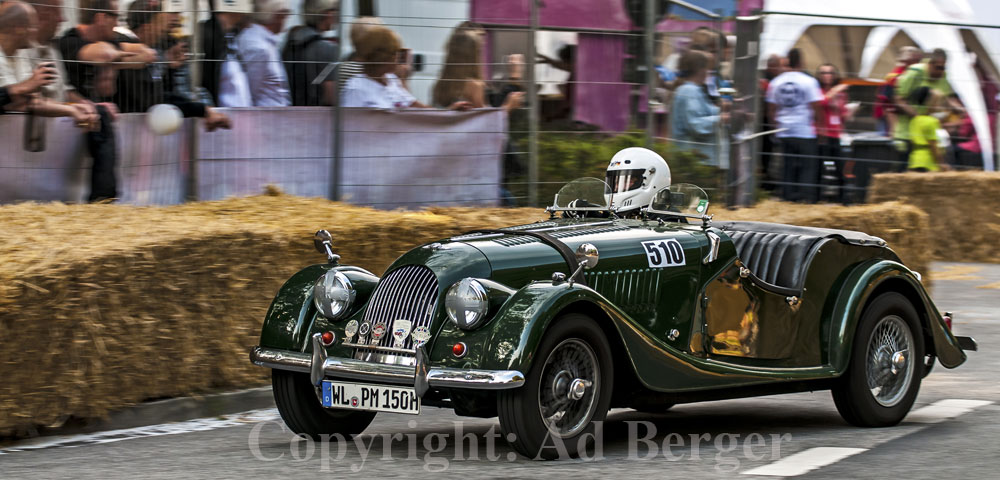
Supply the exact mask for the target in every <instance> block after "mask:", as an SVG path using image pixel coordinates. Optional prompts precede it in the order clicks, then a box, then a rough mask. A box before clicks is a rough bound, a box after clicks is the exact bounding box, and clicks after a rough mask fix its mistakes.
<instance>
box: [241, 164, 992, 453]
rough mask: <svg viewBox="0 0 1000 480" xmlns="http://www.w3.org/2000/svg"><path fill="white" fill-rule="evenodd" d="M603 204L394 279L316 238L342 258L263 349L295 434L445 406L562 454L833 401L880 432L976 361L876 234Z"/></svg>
mask: <svg viewBox="0 0 1000 480" xmlns="http://www.w3.org/2000/svg"><path fill="white" fill-rule="evenodd" d="M610 191H611V190H610V189H609V187H608V184H607V183H605V182H603V181H602V180H600V179H581V180H577V181H574V182H572V183H571V184H569V185H567V186H566V187H564V188H563V190H561V191H560V192H559V194H558V195H557V196H556V201H555V204H554V205H553V206H552V207H550V208H549V211H550V212H551V215H550V217H551V218H550V219H549V220H547V221H541V222H538V223H533V224H530V225H519V226H514V227H509V228H504V229H499V230H480V231H473V232H469V233H467V234H463V235H460V236H456V237H451V238H446V239H442V240H440V241H438V242H434V243H430V244H426V245H421V246H418V247H416V248H414V249H413V250H410V251H409V252H407V253H406V254H404V255H403V256H401V257H399V258H398V259H397V260H396V261H395V262H394V263H393V264H392V265H390V266H389V268H388V269H387V270H386V272H385V274H384V275H383V276H382V277H381V278H380V277H378V276H376V275H373V274H372V273H370V272H368V271H366V270H364V269H361V268H357V267H351V266H347V265H342V264H340V263H339V260H340V259H339V257H338V256H337V255H335V254H334V253H333V251H332V248H331V243H330V236H329V234H328V233H326V232H325V231H320V232H318V233H317V236H316V245H317V248H318V249H320V251H322V252H324V253H326V254H327V257H328V260H329V261H328V263H327V264H320V265H313V266H309V267H306V268H305V269H303V270H301V271H300V272H298V273H296V274H295V275H294V276H293V277H292V278H291V279H290V280H288V282H287V283H285V285H284V286H283V287H282V288H281V290H280V291H279V292H278V294H277V296H276V297H275V299H274V302H273V303H272V305H271V308H270V310H269V311H268V313H267V318H266V320H265V322H264V327H263V332H262V333H261V338H260V345H259V346H257V347H255V348H254V349H253V352H252V353H251V360H252V361H253V362H254V363H255V364H257V365H261V366H264V367H270V368H272V369H273V388H274V397H275V401H276V403H277V407H278V410H279V412H280V414H281V416H282V418H283V419H284V421H285V422H286V423H287V424H288V426H289V427H290V428H291V429H292V430H294V431H295V432H298V433H302V434H306V435H310V436H313V437H316V438H321V437H322V436H323V435H324V434H330V435H332V434H340V435H344V436H346V435H353V434H357V433H360V432H362V431H363V430H364V429H365V428H366V427H367V426H368V425H369V423H370V422H371V421H372V419H373V418H374V417H375V414H376V412H393V413H401V414H419V413H420V411H421V408H422V407H424V406H435V407H445V408H451V409H454V410H455V412H456V413H457V414H459V415H465V416H476V417H493V416H498V417H499V420H500V425H501V427H502V429H503V431H504V434H505V436H506V437H507V438H508V439H513V441H511V444H512V445H513V447H514V448H515V449H516V450H517V451H519V452H520V453H522V454H524V455H526V456H528V457H532V458H539V457H541V458H552V457H554V456H556V454H557V453H559V449H558V448H550V447H552V446H553V445H554V444H555V443H556V442H560V444H561V446H562V447H563V448H565V452H568V453H569V454H570V455H572V454H574V453H576V452H577V449H578V448H581V447H579V442H578V441H577V440H579V439H580V438H584V437H582V436H583V435H584V434H586V433H588V432H592V431H593V429H594V428H595V422H599V421H602V420H604V418H605V416H606V413H607V411H608V409H609V408H612V407H625V408H633V409H636V410H640V411H648V412H654V411H663V410H665V409H667V408H670V407H671V406H672V405H674V404H677V403H686V402H697V401H705V400H717V399H725V398H737V397H748V396H756V395H768V394H777V393H788V392H800V391H810V390H824V389H826V390H832V392H833V400H834V402H835V403H836V406H837V409H838V410H839V411H840V413H841V414H842V415H843V417H844V419H845V420H847V421H848V422H850V423H852V424H854V425H858V426H869V427H870V426H888V425H893V424H896V423H898V422H900V421H901V420H902V419H903V417H904V416H905V415H906V414H907V412H908V411H909V410H910V408H911V406H912V405H913V402H914V400H915V398H916V396H917V391H918V389H919V386H920V381H921V379H922V378H923V377H924V376H925V375H926V374H927V373H928V372H929V371H930V369H931V367H932V366H933V364H934V362H935V361H937V362H939V363H941V365H943V366H944V367H947V368H954V367H957V366H958V365H961V364H962V363H963V362H964V361H965V359H966V354H965V352H964V351H963V350H974V349H975V348H976V345H975V342H974V341H973V340H972V339H971V338H967V337H956V336H955V335H953V334H952V332H951V331H950V318H949V316H948V315H947V314H942V313H941V312H939V311H938V310H937V308H936V307H935V306H934V303H933V302H931V299H930V298H929V296H928V293H927V291H926V290H925V289H924V287H923V286H922V285H921V283H920V275H919V274H918V273H916V272H913V271H911V270H910V269H908V268H907V267H906V266H905V265H903V264H902V263H901V262H900V260H899V258H898V257H897V256H896V254H895V253H893V251H892V250H891V249H890V248H889V247H888V246H887V245H886V244H885V242H884V241H882V240H881V239H879V238H877V237H872V236H869V235H866V234H864V233H860V232H853V231H844V230H831V229H822V228H806V227H797V226H789V225H780V224H773V223H759V222H714V223H713V222H712V221H711V218H710V217H708V216H707V215H706V213H707V208H708V198H707V196H705V194H704V192H703V191H702V190H701V189H698V188H697V187H694V186H692V185H685V184H681V185H673V186H670V187H664V188H662V189H661V190H659V191H658V192H657V193H656V195H655V197H654V198H653V200H652V201H651V202H650V203H649V204H648V205H647V206H646V207H645V208H642V209H639V210H638V214H637V215H634V216H633V217H634V218H623V217H621V216H619V215H617V212H616V210H615V209H614V208H613V205H614V201H608V200H607V199H608V197H609V196H610V195H609V192H610ZM511 434H513V435H511Z"/></svg>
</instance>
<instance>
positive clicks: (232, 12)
mask: <svg viewBox="0 0 1000 480" xmlns="http://www.w3.org/2000/svg"><path fill="white" fill-rule="evenodd" d="M5 3H6V6H5V7H4V8H7V9H9V10H16V9H17V8H19V7H16V6H11V5H12V4H17V3H19V2H16V1H8V2H5ZM710 3H711V4H712V5H715V6H718V5H720V2H710ZM786 3H787V2H786ZM23 4H24V5H30V7H31V8H30V11H27V10H25V12H26V13H24V17H23V18H24V19H29V18H31V19H33V21H34V22H35V23H36V24H37V28H30V26H31V25H32V24H31V23H30V22H27V21H25V22H22V23H20V24H17V25H23V26H20V27H19V26H10V25H5V26H4V27H3V28H5V29H7V30H10V31H12V32H20V35H15V38H19V39H20V40H19V41H17V42H12V43H10V44H7V45H3V46H2V47H3V48H4V52H3V57H4V60H5V63H4V64H3V65H2V66H3V67H4V69H3V70H2V71H0V73H2V75H3V78H2V80H3V82H2V83H4V84H5V85H15V84H21V83H24V82H27V83H30V82H31V79H32V78H34V77H32V75H33V74H36V73H37V72H42V73H41V74H44V73H45V72H46V70H44V69H45V68H46V67H53V68H56V69H57V71H58V78H59V79H58V80H57V81H55V82H54V83H53V84H52V85H49V86H47V87H45V88H43V89H42V90H41V91H40V93H37V94H34V95H33V96H22V97H23V98H22V97H18V98H15V99H13V100H12V101H13V103H11V104H9V105H7V106H5V107H4V109H5V111H7V112H8V113H20V114H19V115H17V114H15V115H4V116H3V117H0V136H3V142H2V143H0V157H2V158H0V185H2V188H0V202H11V201H20V200H64V201H74V202H76V201H88V200H91V201H93V200H101V199H104V198H112V197H113V198H118V199H119V200H120V201H122V202H128V203H135V204H167V203H177V202H183V201H190V200H211V199H217V198H223V197H226V196H230V195H248V194H255V193H259V192H261V191H262V190H263V189H264V187H265V186H267V185H274V186H276V187H278V188H280V189H282V190H284V191H286V192H289V193H292V194H296V195H307V196H323V197H328V198H331V199H337V200H345V201H349V202H353V203H356V204H362V205H372V206H376V207H379V208H398V207H403V208H420V207H424V206H428V205H535V206H537V205H542V204H546V203H548V202H549V201H551V198H552V195H553V194H554V192H555V191H556V190H557V189H558V188H559V187H560V186H561V185H562V184H564V183H565V182H567V181H569V180H572V179H573V178H577V177H581V176H594V177H603V175H604V170H605V168H606V167H607V164H608V161H609V160H610V158H611V156H613V155H614V153H615V152H617V151H618V150H620V149H622V148H625V147H629V146H646V147H648V148H652V149H654V150H656V151H657V152H659V153H661V154H662V155H663V156H664V157H665V158H666V160H667V162H668V164H669V165H670V168H671V169H672V171H673V177H674V181H675V182H689V183H697V184H701V185H703V186H705V187H707V188H706V190H708V191H709V192H710V194H711V195H712V197H713V199H716V200H721V201H722V203H724V204H728V205H747V204H752V203H753V202H755V201H756V200H757V199H758V198H761V196H762V195H766V194H767V193H768V192H772V194H774V195H777V196H779V197H781V198H784V199H787V200H798V201H838V202H844V203H849V202H859V201H863V199H864V191H865V187H866V186H867V183H868V181H869V180H868V179H869V178H870V176H871V175H872V174H873V173H876V172H879V171H901V170H905V169H907V167H912V166H914V165H916V166H917V167H918V168H923V167H920V166H921V165H925V163H926V159H925V160H919V161H918V162H917V163H916V164H914V163H912V162H911V157H912V156H913V154H914V153H916V156H917V157H925V156H924V155H923V150H924V149H925V148H928V147H925V146H924V145H926V141H924V140H920V141H916V142H914V141H913V140H912V139H911V138H910V137H909V129H910V128H909V125H908V120H909V117H913V115H909V114H910V113H918V112H916V111H912V110H917V109H918V107H919V108H920V109H923V107H922V106H920V105H916V104H914V101H913V100H912V99H910V98H904V97H906V96H901V95H899V93H900V92H901V90H900V89H899V88H896V89H895V90H894V89H893V88H894V87H893V86H887V85H892V82H893V81H895V80H894V79H896V78H897V77H899V78H909V80H907V81H906V82H908V83H907V84H906V87H907V89H909V90H919V86H922V85H924V84H927V85H929V86H931V87H935V88H933V89H932V90H937V91H936V92H935V94H934V95H930V97H931V99H932V100H927V101H926V103H927V104H928V106H927V108H926V109H927V110H929V112H928V113H936V117H935V118H937V119H938V120H937V121H938V123H939V124H940V126H941V130H943V131H944V132H947V135H945V134H944V133H942V134H941V135H940V136H938V137H937V138H938V140H937V142H936V146H937V147H939V148H940V150H941V154H940V155H939V156H935V155H933V152H932V156H931V157H930V158H931V160H932V163H931V164H932V165H934V166H936V165H937V164H938V163H946V164H948V165H950V166H951V167H952V168H955V169H962V168H986V169H992V168H993V167H994V165H995V156H994V154H993V153H992V152H993V151H994V145H995V140H996V132H997V121H996V120H997V111H998V105H997V104H998V101H997V91H998V89H1000V82H998V81H997V78H998V76H1000V75H998V73H997V69H996V66H995V64H994V62H993V59H994V58H996V56H997V52H995V51H991V47H990V46H989V45H988V44H987V43H984V42H983V41H981V39H980V36H979V35H978V34H977V32H979V31H981V30H980V28H979V27H983V26H977V25H972V24H970V23H968V22H966V23H962V22H958V21H955V22H950V23H949V22H934V21H926V20H924V21H921V20H920V19H913V18H909V17H906V18H902V19H900V18H897V19H895V20H894V19H893V18H882V19H872V18H867V19H866V18H857V17H843V16H834V15H829V14H823V13H815V12H813V13H810V12H808V11H806V12H804V13H803V11H798V12H789V11H784V10H781V9H780V8H779V7H782V6H783V5H784V3H782V2H769V3H768V5H766V7H767V8H769V9H771V10H773V11H771V12H764V13H760V11H761V9H763V8H765V4H764V2H763V1H762V0H733V1H732V2H721V4H722V5H724V6H725V8H722V9H717V10H708V9H705V8H702V7H701V6H700V4H706V2H698V1H690V2H682V1H653V0H647V1H643V0H638V1H624V0H623V1H621V2H617V1H615V2H608V1H598V0H592V1H591V0H576V1H569V0H548V1H546V2H539V1H537V0H511V1H506V2H494V1H484V0H416V1H403V0H368V1H364V0H344V1H338V0H257V1H256V2H254V1H252V0H134V1H124V0H123V1H115V0H30V1H27V2H24V3H23ZM776 9H777V10H776ZM785 10H788V9H785ZM805 10H808V9H805ZM15 13H17V12H15ZM17 28H20V29H21V30H16V29H17ZM904 47H915V48H914V49H915V50H916V51H917V52H918V55H915V56H914V58H915V59H916V58H917V57H932V56H933V55H931V54H930V52H931V50H933V49H935V48H941V49H943V51H944V53H945V54H946V55H947V60H946V62H945V66H946V68H947V75H946V78H947V81H945V82H939V81H938V80H937V79H938V78H940V76H939V75H938V74H937V73H936V72H930V73H929V74H924V73H921V74H919V75H922V76H920V77H919V78H916V79H914V78H911V77H914V76H916V75H918V74H910V73H907V68H905V67H906V66H905V65H903V64H902V63H901V62H900V52H908V51H909V50H907V49H906V48H904ZM792 49H796V50H797V51H798V52H800V57H801V58H800V59H799V61H795V62H794V65H791V66H790V65H788V64H787V62H788V60H789V55H788V52H789V51H790V50H792ZM8 50H10V51H8ZM935 55H936V54H935ZM925 64H926V65H927V67H921V68H925V70H923V71H924V72H927V71H928V70H926V68H932V67H934V65H935V60H934V58H925V59H923V63H920V62H918V63H916V65H917V66H922V65H925ZM900 67H904V68H903V70H902V74H900V73H899V68H900ZM792 70H801V71H802V72H805V73H806V74H807V75H808V77H807V78H815V82H816V84H815V87H816V88H815V91H813V90H812V89H813V85H812V84H810V86H809V89H810V91H808V92H806V91H805V90H795V87H797V86H800V85H799V84H794V82H793V83H792V84H789V83H788V82H787V81H786V80H787V78H788V76H787V75H786V76H785V77H780V76H779V75H782V74H783V73H785V72H786V71H792ZM829 70H832V72H830V71H829ZM907 75H909V77H906V76H907ZM910 84H914V85H916V87H917V88H911V87H912V85H910ZM802 88H805V87H802ZM769 92H770V93H769ZM813 93H815V95H816V98H814V99H812V100H811V101H806V102H801V101H796V99H795V98H793V97H795V96H796V95H806V94H813ZM907 93H908V94H909V92H907ZM950 93H954V94H955V95H950ZM812 102H815V103H814V104H812ZM934 102H937V103H934ZM163 104H166V105H171V106H172V107H168V108H161V106H162V105H163ZM935 111H936V112H935ZM920 113H923V112H920ZM178 116H183V117H187V119H186V120H183V121H179V120H178ZM43 117H56V118H43ZM903 123H906V125H902V124H903ZM802 132H806V133H802ZM803 139H805V140H803ZM947 139H950V141H948V140H947ZM921 142H923V143H921ZM914 145H916V147H914ZM921 161H924V162H925V163H920V162H921ZM925 166H926V165H925Z"/></svg>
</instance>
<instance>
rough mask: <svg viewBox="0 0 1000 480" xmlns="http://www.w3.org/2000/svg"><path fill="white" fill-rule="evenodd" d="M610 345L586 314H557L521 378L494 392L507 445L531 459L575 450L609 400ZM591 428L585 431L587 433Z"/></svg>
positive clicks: (585, 443)
mask: <svg viewBox="0 0 1000 480" xmlns="http://www.w3.org/2000/svg"><path fill="white" fill-rule="evenodd" d="M612 371H614V368H613V364H612V358H611V347H610V346H609V345H608V340H607V338H605V336H604V332H603V331H602V330H601V328H600V327H599V326H598V325H597V323H596V322H595V321H594V320H593V319H591V318H590V317H587V316H585V315H580V314H569V315H565V316H563V317H560V318H559V319H557V320H556V322H555V324H554V325H553V326H552V327H551V328H550V329H549V331H547V332H546V333H545V338H544V340H542V342H541V345H539V348H538V350H537V354H536V356H535V360H534V361H533V362H532V366H531V370H530V371H529V373H528V377H527V379H526V381H525V384H524V385H523V386H522V387H520V388H516V389H512V390H503V391H501V392H500V394H499V395H498V397H497V410H498V414H499V417H500V427H501V428H502V430H503V433H504V436H505V437H506V438H507V440H508V441H509V442H510V444H511V446H513V447H514V449H515V450H517V451H518V452H520V453H521V454H522V455H524V456H526V457H529V458H534V459H546V460H549V459H554V458H560V457H563V456H569V457H575V456H578V455H579V454H580V452H581V450H584V449H586V448H588V447H589V441H590V440H591V439H593V436H592V435H593V434H594V430H595V428H596V425H595V423H594V422H601V421H603V420H604V417H605V416H606V415H607V412H608V406H609V404H610V403H611V388H612V378H611V372H612ZM588 434H589V435H588Z"/></svg>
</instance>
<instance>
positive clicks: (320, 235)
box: [313, 230, 340, 264]
mask: <svg viewBox="0 0 1000 480" xmlns="http://www.w3.org/2000/svg"><path fill="white" fill-rule="evenodd" d="M313 246H315V247H316V251H318V252H319V253H325V254H326V260H327V261H328V262H330V263H332V264H336V263H337V261H339V260H340V255H337V254H335V253H333V235H330V232H328V231H326V230H320V231H318V232H316V234H315V235H313Z"/></svg>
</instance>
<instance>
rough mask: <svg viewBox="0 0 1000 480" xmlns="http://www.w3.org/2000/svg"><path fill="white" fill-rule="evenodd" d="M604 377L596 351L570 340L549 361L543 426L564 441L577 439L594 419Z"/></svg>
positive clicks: (541, 403) (542, 393)
mask: <svg viewBox="0 0 1000 480" xmlns="http://www.w3.org/2000/svg"><path fill="white" fill-rule="evenodd" d="M600 381H601V374H600V369H599V368H598V364H597V356H596V355H595V354H594V350H593V349H592V348H590V346H589V345H587V344H586V343H585V342H584V341H582V340H580V339H577V338H568V339H566V340H563V341H562V343H560V344H559V345H557V346H556V348H554V349H553V350H552V352H551V353H550V354H549V356H548V358H546V360H545V366H544V367H543V369H542V375H541V386H542V388H540V389H539V390H538V409H539V412H540V413H541V415H542V422H543V423H544V424H545V426H546V428H548V429H549V431H550V432H552V434H553V435H556V436H559V437H560V438H566V437H571V436H573V435H576V434H577V433H579V432H580V431H581V430H583V428H584V427H586V426H587V424H588V422H590V419H591V418H592V417H593V416H594V411H595V409H596V403H597V402H596V399H597V395H596V393H595V392H598V391H600Z"/></svg>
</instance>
